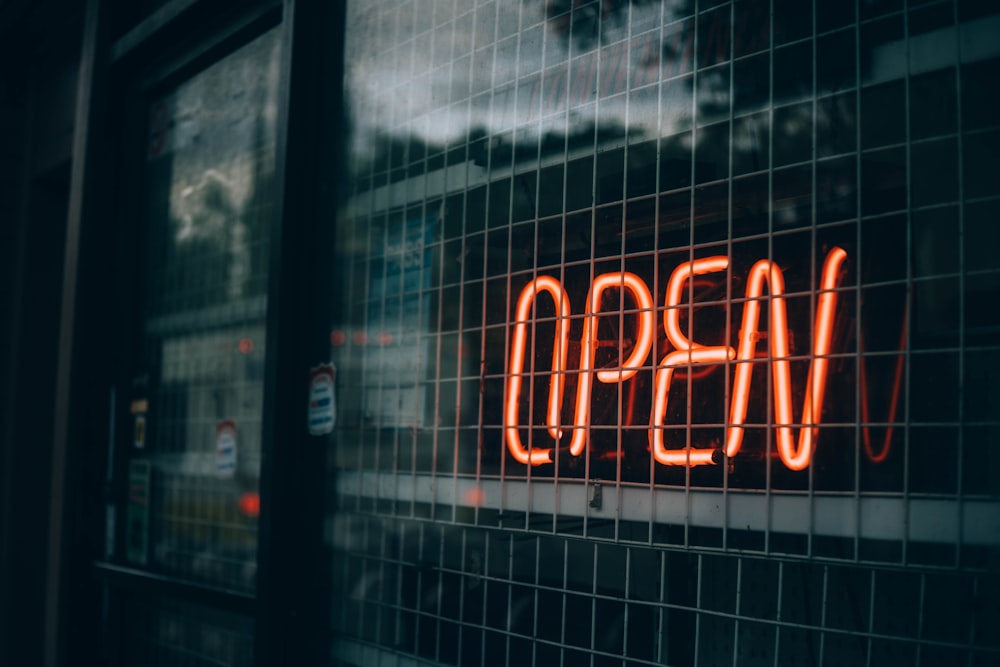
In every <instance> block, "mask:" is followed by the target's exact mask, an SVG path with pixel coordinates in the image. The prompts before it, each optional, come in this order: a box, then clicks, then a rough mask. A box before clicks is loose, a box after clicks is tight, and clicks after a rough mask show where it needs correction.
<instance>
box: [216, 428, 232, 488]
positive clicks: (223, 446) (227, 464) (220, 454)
mask: <svg viewBox="0 0 1000 667" xmlns="http://www.w3.org/2000/svg"><path fill="white" fill-rule="evenodd" d="M235 474H236V422H234V421H233V420H232V419H227V420H225V421H221V422H219V423H218V424H216V425H215V476H216V477H220V478H222V479H229V478H231V477H233V476H234V475H235Z"/></svg>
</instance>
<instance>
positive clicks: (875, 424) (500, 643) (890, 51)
mask: <svg viewBox="0 0 1000 667" xmlns="http://www.w3.org/2000/svg"><path fill="white" fill-rule="evenodd" d="M998 31H1000V13H998V10H997V9H996V8H994V7H993V6H992V5H991V4H989V3H977V2H970V1H959V2H951V1H945V2H920V3H917V2H910V3H908V4H907V5H906V6H904V4H903V2H902V0H899V1H898V2H891V1H886V2H868V1H862V2H859V3H851V2H832V1H820V0H815V1H814V2H798V1H796V2H790V1H788V2H786V1H783V0H773V1H768V0H744V1H736V2H711V1H708V0H694V1H682V0H678V1H676V2H662V3H660V2H638V1H633V2H624V1H623V2H601V3H597V2H568V1H567V2H558V1H553V2H529V1H525V2H521V3H503V2H477V3H462V2H453V1H438V2H432V1H430V0H427V1H425V2H419V1H414V0H409V1H391V2H390V1H385V2H369V3H352V4H351V5H350V6H349V9H348V31H347V42H346V47H345V49H346V51H345V52H346V54H347V77H346V81H345V85H346V91H347V99H348V106H347V111H348V128H349V133H348V136H349V138H350V151H349V172H350V190H349V195H348V197H347V199H346V205H345V207H344V209H343V214H342V215H341V219H340V222H339V223H338V246H337V247H338V252H339V258H338V265H339V266H340V267H341V275H340V285H341V286H342V287H341V290H342V294H343V298H342V302H343V303H344V304H345V305H344V308H343V310H342V312H340V313H338V314H337V315H336V317H335V320H334V325H333V326H332V327H331V330H330V332H329V335H330V343H331V355H332V359H333V362H334V364H335V366H336V368H337V380H336V403H337V426H336V433H335V467H336V471H335V475H334V477H333V479H334V481H335V484H334V489H335V490H334V497H333V498H332V499H331V502H332V507H334V508H335V509H333V510H332V511H331V515H330V535H331V540H332V542H333V545H334V550H335V556H334V564H333V566H334V582H335V591H334V600H333V608H334V625H335V627H334V631H335V637H336V638H335V642H334V646H333V654H334V656H335V659H336V660H338V661H343V662H346V663H357V664H374V663H375V661H377V660H388V661H390V663H392V664H419V663H420V662H421V661H430V662H437V663H445V664H459V663H460V664H482V663H491V664H507V663H524V664H529V663H530V664H539V665H540V664H566V665H569V664H594V665H597V664H605V663H607V664H623V662H624V661H628V662H630V664H631V663H635V664H663V663H667V664H678V665H685V664H723V663H731V664H740V665H744V664H769V665H770V664H775V665H777V664H824V665H837V664H843V665H848V664H851V665H853V664H910V663H914V664H916V663H920V664H952V663H955V664H989V663H992V662H995V661H997V660H998V659H1000V644H998V643H997V640H996V638H995V637H994V636H993V633H991V632H990V631H989V628H991V627H993V626H994V625H995V623H996V621H997V618H998V615H1000V612H998V603H997V598H996V590H995V589H996V586H997V579H996V570H997V561H996V547H997V545H998V544H1000V504H998V502H997V492H998V490H1000V489H998V486H997V483H996V482H995V481H994V479H993V476H992V475H991V473H990V471H991V469H992V466H991V463H992V462H993V461H994V460H995V458H996V454H995V453H994V452H993V445H994V444H995V442H996V441H997V434H998V427H1000V421H998V416H1000V392H998V391H997V389H996V388H995V386H994V381H995V375H996V373H995V362H996V360H997V357H998V354H1000V344H998V341H1000V339H998V336H997V334H998V330H1000V319H998V317H997V314H996V310H995V304H996V303H997V302H998V300H1000V261H998V260H997V258H996V256H995V250H996V248H997V247H1000V244H998V241H1000V237H998V232H997V229H1000V228H998V227H996V225H995V223H994V222H993V219H992V218H993V216H992V211H993V207H994V206H995V205H996V203H997V195H998V191H997V188H996V183H995V178H992V176H991V173H992V156H993V155H995V154H996V151H997V149H998V148H1000V117H998V116H997V114H996V112H995V108H996V102H997V96H996V93H995V92H994V87H993V85H992V81H993V79H994V78H995V74H996V72H997V67H998V64H1000V60H998V57H1000V42H997V41H996V40H995V39H993V38H992V36H993V35H995V34H998ZM393 661H395V662H393ZM560 661H561V662H560Z"/></svg>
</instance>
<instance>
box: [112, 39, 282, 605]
mask: <svg viewBox="0 0 1000 667" xmlns="http://www.w3.org/2000/svg"><path fill="white" fill-rule="evenodd" d="M278 45H279V41H278V39H277V37H276V34H275V33H273V32H272V33H269V34H266V35H264V36H262V37H260V38H258V39H257V40H255V41H253V42H252V43H250V44H248V45H247V46H245V47H243V48H241V49H239V50H238V51H236V52H235V53H233V54H231V55H229V56H227V57H225V58H223V59H222V60H221V61H219V62H217V63H216V64H214V65H212V66H210V67H209V68H207V69H205V70H204V71H202V72H201V73H199V74H196V75H195V76H194V77H192V78H190V79H188V80H187V81H186V82H184V83H182V84H180V85H179V86H177V87H176V88H174V89H173V90H171V91H169V92H168V93H166V94H164V95H162V96H160V97H158V98H157V99H156V100H155V101H153V102H152V104H151V105H150V107H149V132H148V144H147V146H146V147H145V152H146V161H145V170H144V173H143V176H144V185H143V202H144V207H143V214H144V219H143V222H144V224H145V226H146V229H147V230H148V231H147V233H146V242H147V245H146V253H145V255H144V258H143V262H142V266H143V268H144V274H145V281H146V282H145V289H144V291H143V292H142V293H143V295H144V296H143V303H142V304H141V312H142V317H143V319H142V347H141V354H142V361H141V365H140V368H139V370H138V372H137V374H136V376H135V379H134V381H133V386H132V387H131V391H132V400H131V407H132V413H133V414H132V422H133V426H134V437H133V438H132V440H133V443H132V444H133V446H132V448H131V452H130V455H131V456H130V458H131V461H130V469H129V508H128V526H127V536H128V545H127V557H128V560H129V561H131V562H132V563H134V564H137V565H146V566H149V567H151V568H154V569H157V570H162V571H166V572H169V573H172V574H176V575H180V576H182V577H183V578H188V579H195V580H199V581H202V582H205V583H209V584H213V585H217V586H221V587H225V588H229V589H236V590H252V589H253V587H254V582H255V578H256V549H257V534H256V533H257V514H258V511H259V498H258V496H257V491H258V477H259V470H260V415H261V410H262V391H263V382H264V352H265V348H266V341H265V337H264V329H265V327H264V323H265V317H266V313H267V275H268V254H269V253H268V246H269V239H270V235H269V229H270V221H271V216H272V211H271V198H272V183H273V179H274V144H275V122H276V118H275V116H276V109H277V91H278V75H277V72H278V70H277V64H278V54H279V51H278Z"/></svg>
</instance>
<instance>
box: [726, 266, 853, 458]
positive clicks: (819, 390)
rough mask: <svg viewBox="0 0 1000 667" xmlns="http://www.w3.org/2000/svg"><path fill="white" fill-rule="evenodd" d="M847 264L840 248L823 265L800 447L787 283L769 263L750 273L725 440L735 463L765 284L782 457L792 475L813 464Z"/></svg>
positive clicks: (744, 413) (779, 272) (747, 399)
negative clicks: (795, 429) (794, 410)
mask: <svg viewBox="0 0 1000 667" xmlns="http://www.w3.org/2000/svg"><path fill="white" fill-rule="evenodd" d="M846 259H847V253H846V252H845V251H844V250H843V249H842V248H834V249H833V250H831V251H830V252H829V254H827V256H826V260H825V261H824V263H823V274H822V278H821V283H820V295H819V300H818V304H817V307H816V322H815V325H814V327H813V350H812V354H813V358H812V362H811V363H810V365H809V377H808V380H807V381H806V395H805V401H804V404H803V407H802V426H803V428H802V429H801V430H800V431H799V442H798V446H797V447H796V445H795V444H794V440H793V436H792V427H791V425H792V380H791V368H790V365H789V361H788V356H789V352H788V318H787V312H786V309H785V299H784V297H783V296H781V295H782V294H784V292H785V280H784V275H783V274H782V272H781V269H780V268H779V267H778V266H777V265H776V264H774V263H773V262H771V261H769V260H760V261H759V262H757V263H756V264H754V265H753V268H751V269H750V275H749V276H748V278H747V289H746V296H747V299H748V301H747V303H746V305H745V306H744V308H743V324H742V326H741V328H740V343H739V348H738V350H737V353H736V360H737V362H739V363H738V365H737V367H736V375H735V379H734V381H733V395H732V403H731V406H730V415H729V422H730V424H732V425H731V426H730V428H729V432H728V434H727V436H726V456H728V457H733V456H736V454H737V453H738V452H739V450H740V446H741V444H742V442H743V428H742V425H743V424H744V423H745V421H746V413H747V405H748V404H749V401H750V380H751V376H752V374H753V363H752V362H753V358H754V355H755V352H756V346H757V339H758V333H757V332H758V325H759V320H760V300H761V298H762V296H763V293H764V283H765V281H766V282H767V284H768V286H769V288H770V292H771V301H770V308H769V312H770V323H769V327H768V330H769V334H770V335H769V338H770V341H771V345H770V353H771V359H772V361H771V368H772V377H773V382H774V414H775V422H776V423H777V424H778V427H777V440H778V455H779V456H780V457H781V460H782V462H783V463H784V464H785V465H786V466H787V467H788V468H790V469H792V470H802V469H804V468H806V467H807V466H808V465H809V463H810V462H811V461H812V452H813V448H814V445H815V442H814V441H815V438H816V428H815V425H816V424H819V423H820V419H821V417H822V411H823V394H824V391H825V389H826V378H827V371H828V368H829V359H827V358H826V355H828V354H830V348H831V346H832V340H833V316H834V313H835V312H836V308H837V293H836V292H835V291H833V290H835V289H836V287H837V285H838V283H839V281H840V272H841V267H842V266H843V263H844V261H845V260H846Z"/></svg>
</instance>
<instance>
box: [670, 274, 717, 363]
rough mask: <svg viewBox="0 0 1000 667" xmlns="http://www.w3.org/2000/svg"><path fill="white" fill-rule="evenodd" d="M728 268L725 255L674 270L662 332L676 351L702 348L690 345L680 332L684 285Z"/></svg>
mask: <svg viewBox="0 0 1000 667" xmlns="http://www.w3.org/2000/svg"><path fill="white" fill-rule="evenodd" d="M727 268H729V258H728V257H726V256H725V255H716V256H715V257H704V258H702V259H696V260H694V261H692V262H684V263H683V264H681V265H679V266H678V267H677V268H675V269H674V271H673V273H671V274H670V280H669V282H667V296H666V302H665V304H664V305H666V307H667V308H666V310H664V311H663V330H664V331H665V332H666V334H667V338H668V339H669V340H670V343H671V344H672V345H673V346H674V347H675V348H676V349H678V350H687V349H690V348H692V347H702V345H699V344H698V343H692V342H691V341H689V340H688V339H687V336H685V335H684V333H683V332H682V331H681V327H680V316H681V308H680V306H681V299H683V297H684V285H685V284H687V281H688V280H690V279H691V276H701V275H704V274H706V273H717V272H719V271H725V270H726V269H727Z"/></svg>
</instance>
